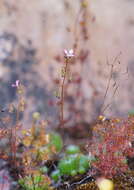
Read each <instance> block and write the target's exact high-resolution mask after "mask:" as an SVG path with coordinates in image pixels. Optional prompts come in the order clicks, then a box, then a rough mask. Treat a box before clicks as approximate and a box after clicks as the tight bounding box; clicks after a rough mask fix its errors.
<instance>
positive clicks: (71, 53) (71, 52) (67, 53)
mask: <svg viewBox="0 0 134 190" xmlns="http://www.w3.org/2000/svg"><path fill="white" fill-rule="evenodd" d="M64 55H65V57H67V58H71V57H74V50H73V49H70V50H66V49H64Z"/></svg>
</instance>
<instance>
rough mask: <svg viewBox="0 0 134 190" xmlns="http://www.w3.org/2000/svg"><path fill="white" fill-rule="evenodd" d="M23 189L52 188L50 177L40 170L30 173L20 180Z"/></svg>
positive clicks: (41, 189)
mask: <svg viewBox="0 0 134 190" xmlns="http://www.w3.org/2000/svg"><path fill="white" fill-rule="evenodd" d="M18 183H19V185H20V186H21V187H22V188H23V190H50V189H51V188H50V183H51V181H50V179H49V178H48V176H47V175H42V174H41V173H39V172H36V173H32V174H29V175H27V176H25V177H23V178H20V179H19V181H18Z"/></svg>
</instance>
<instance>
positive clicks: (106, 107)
mask: <svg viewBox="0 0 134 190" xmlns="http://www.w3.org/2000/svg"><path fill="white" fill-rule="evenodd" d="M71 48H73V49H74V51H75V60H74V61H73V63H72V64H71V66H70V73H71V76H72V80H73V81H72V83H71V82H70V83H69V85H68V86H67V87H66V90H65V91H66V97H65V99H66V103H65V117H66V118H67V119H68V120H69V121H70V125H74V124H76V123H83V122H84V123H92V122H93V121H94V120H95V119H96V118H97V117H98V116H99V115H100V114H104V115H106V116H107V117H111V116H112V117H114V116H123V117H124V116H127V114H128V112H129V111H131V110H133V109H134V95H133V94H134V87H133V77H134V52H133V51H134V1H133V0H118V1H117V0H101V1H98V0H73V1H72V0H49V1H47V0H29V1H27V0H19V1H18V0H0V82H1V83H0V105H1V107H2V108H6V106H7V105H8V104H9V103H12V102H15V101H17V98H16V90H15V89H14V88H12V87H11V85H12V84H13V83H15V81H16V80H20V81H21V83H22V84H23V85H24V86H25V98H26V102H27V108H26V111H25V113H24V115H23V117H24V122H26V123H27V122H29V121H30V118H31V114H32V113H33V112H35V111H38V112H40V113H41V115H42V117H43V118H47V119H48V120H49V121H50V123H51V124H52V125H57V124H58V113H59V112H58V110H59V108H58V106H57V101H58V100H57V97H55V92H57V91H58V90H59V85H60V84H59V80H60V79H61V77H60V74H59V73H60V70H61V68H62V67H63V65H64V53H63V50H64V49H71Z"/></svg>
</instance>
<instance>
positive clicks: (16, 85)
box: [12, 80, 20, 87]
mask: <svg viewBox="0 0 134 190" xmlns="http://www.w3.org/2000/svg"><path fill="white" fill-rule="evenodd" d="M19 85H20V81H19V80H16V81H15V84H12V87H19Z"/></svg>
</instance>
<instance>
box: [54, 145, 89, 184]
mask: <svg viewBox="0 0 134 190" xmlns="http://www.w3.org/2000/svg"><path fill="white" fill-rule="evenodd" d="M90 161H91V160H90V157H89V156H87V155H84V154H82V153H81V151H80V149H79V147H78V146H75V145H70V146H68V147H67V149H66V151H65V155H64V157H63V158H62V159H61V160H60V161H59V163H58V166H57V169H56V170H55V171H53V172H52V174H51V177H52V179H53V180H54V181H58V180H59V179H60V177H61V176H64V175H66V176H75V175H77V174H84V173H85V172H86V171H87V170H88V168H89V167H90Z"/></svg>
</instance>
